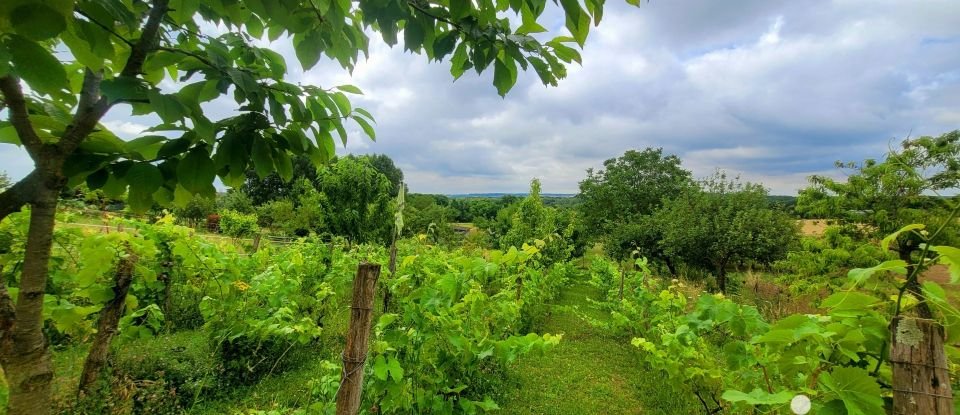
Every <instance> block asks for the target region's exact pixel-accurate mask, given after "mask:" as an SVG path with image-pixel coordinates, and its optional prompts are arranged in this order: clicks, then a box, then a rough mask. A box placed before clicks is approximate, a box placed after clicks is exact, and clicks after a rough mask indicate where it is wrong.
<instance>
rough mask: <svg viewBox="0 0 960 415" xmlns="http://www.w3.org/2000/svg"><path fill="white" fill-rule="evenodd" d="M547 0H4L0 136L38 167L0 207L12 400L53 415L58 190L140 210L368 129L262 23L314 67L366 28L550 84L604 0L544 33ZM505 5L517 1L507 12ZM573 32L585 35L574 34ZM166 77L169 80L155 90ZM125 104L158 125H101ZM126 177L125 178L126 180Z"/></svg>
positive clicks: (324, 149)
mask: <svg viewBox="0 0 960 415" xmlns="http://www.w3.org/2000/svg"><path fill="white" fill-rule="evenodd" d="M628 2H630V3H633V4H637V3H638V2H636V1H634V0H628ZM546 4H547V3H546V1H545V0H517V1H503V2H493V1H490V0H483V1H479V2H476V3H474V2H467V1H462V0H450V1H446V0H439V1H435V2H429V1H424V0H406V1H388V2H382V1H368V0H361V1H359V2H350V1H326V0H320V1H305V0H247V1H243V2H239V1H236V0H208V1H202V2H201V1H197V0H149V1H147V0H128V1H118V0H54V1H38V0H4V1H2V2H0V95H2V108H4V110H3V111H5V112H6V115H7V118H8V120H9V121H6V122H3V124H0V142H5V143H13V144H15V145H19V146H22V147H23V148H25V149H26V152H27V153H28V154H29V156H30V158H31V159H32V160H33V161H34V165H35V168H34V170H33V171H31V172H30V173H29V174H27V175H26V176H25V177H23V178H22V179H21V180H19V181H18V182H17V183H15V184H13V186H11V187H10V188H9V189H7V190H5V191H3V192H2V193H0V219H2V218H5V217H6V216H7V215H9V214H10V213H12V212H16V211H19V210H20V209H21V208H23V207H24V206H27V205H29V206H30V208H31V211H30V231H29V235H28V238H27V242H26V253H25V257H24V263H23V267H22V271H21V275H20V279H19V281H20V282H19V283H20V286H19V296H18V298H17V299H16V301H15V302H14V300H13V299H11V298H10V297H9V295H7V294H6V290H0V338H2V339H0V340H2V341H0V363H2V366H3V371H4V374H5V376H6V378H7V382H8V384H9V386H10V398H9V404H8V408H9V413H10V414H12V415H21V414H31V415H33V414H40V415H43V414H46V413H48V412H49V410H50V385H51V378H52V377H53V370H52V367H51V361H50V353H49V351H48V349H47V345H46V341H45V339H44V335H43V331H42V326H43V297H44V287H45V286H46V285H47V284H46V282H47V276H48V261H49V259H50V249H51V245H52V234H53V227H54V216H55V214H56V209H57V203H58V200H57V195H58V194H60V192H61V191H62V190H63V189H64V187H65V186H72V185H76V184H79V183H81V182H83V181H86V183H87V184H88V185H89V186H90V188H91V189H100V188H102V189H104V192H105V193H107V194H108V196H109V195H119V194H123V193H124V192H128V198H127V200H128V202H129V204H130V205H131V206H132V208H133V209H135V210H145V209H147V208H149V207H150V206H152V205H153V203H154V202H158V203H160V204H169V203H171V202H186V201H188V200H190V198H191V197H192V196H193V195H194V194H202V195H207V196H213V194H214V192H215V190H214V187H213V182H214V178H215V177H219V178H220V179H221V180H222V181H223V182H224V183H226V184H227V185H228V186H239V185H240V184H241V183H242V182H243V180H244V179H245V173H246V171H247V168H248V166H251V165H252V166H253V167H254V168H255V169H256V171H257V173H258V175H260V176H266V175H268V174H270V173H272V172H274V171H276V172H278V173H279V174H280V176H281V177H284V178H285V179H288V178H289V177H291V176H292V175H293V167H292V162H291V156H295V155H304V154H305V155H308V156H309V157H310V158H311V159H312V160H313V161H314V162H315V163H322V162H325V161H327V160H328V159H329V158H330V157H332V155H333V151H334V139H333V137H332V136H333V135H334V133H333V132H334V131H335V132H336V133H335V134H336V135H338V136H339V138H340V139H341V140H346V138H347V137H346V127H345V125H344V123H345V122H346V121H347V120H352V122H355V123H356V124H358V125H359V126H360V128H362V129H363V130H364V131H365V132H366V133H367V134H368V135H370V136H371V137H372V136H373V134H374V131H373V128H372V126H371V123H372V117H371V116H370V114H369V113H368V112H367V111H364V110H362V109H360V108H354V107H353V106H352V105H351V103H350V99H349V98H348V97H347V95H345V93H351V94H354V93H359V92H360V91H359V90H358V89H357V88H356V87H354V86H350V85H344V86H340V87H335V88H331V87H329V86H323V87H321V86H317V85H294V84H292V83H290V82H286V81H285V77H286V75H287V72H288V63H287V62H285V60H284V59H283V57H282V56H281V55H279V54H278V53H276V52H274V51H273V50H272V49H271V48H268V47H259V46H257V44H258V43H257V42H256V40H257V39H264V38H269V39H270V40H283V41H284V42H291V43H292V44H293V47H294V49H295V51H296V55H297V58H298V60H299V61H300V64H301V66H302V67H303V69H304V70H306V69H310V68H311V67H313V66H315V65H316V64H317V62H318V61H319V60H320V59H321V57H322V56H324V55H325V56H326V57H328V58H329V59H331V60H332V61H335V62H336V63H337V64H339V65H340V66H341V67H343V68H344V69H345V70H351V69H353V67H354V65H355V63H356V61H357V59H358V58H359V56H360V54H361V53H363V54H366V53H367V48H368V43H369V39H368V33H373V32H378V33H379V34H380V35H381V36H382V38H383V39H384V40H385V41H386V42H387V43H389V44H391V45H393V44H396V43H397V41H398V34H399V33H400V31H401V29H402V33H403V41H404V47H405V48H406V49H408V50H411V51H413V52H416V53H422V54H424V55H425V56H426V58H427V59H430V60H441V59H443V58H445V57H447V56H448V55H451V54H452V56H451V58H450V66H451V73H452V74H453V76H454V77H459V76H461V75H462V74H463V73H464V72H465V71H466V70H468V69H475V70H477V71H478V72H480V71H483V70H485V69H487V68H489V67H491V66H492V67H493V83H494V85H495V86H496V88H497V91H498V92H499V93H500V94H506V93H507V91H508V90H509V89H510V88H511V87H512V86H513V84H514V83H515V82H516V79H517V72H518V67H519V68H520V69H526V68H527V67H528V66H532V67H533V69H534V70H536V72H537V74H538V75H539V76H540V78H541V80H542V81H543V82H544V83H546V84H551V85H555V84H556V83H557V80H558V79H561V78H563V77H564V76H565V74H566V69H565V67H564V63H570V62H574V61H577V62H579V61H580V55H579V53H578V52H577V50H576V49H575V45H580V46H581V47H582V46H583V44H584V43H585V41H586V37H587V33H588V31H589V27H590V25H591V23H597V22H599V20H600V18H601V16H602V11H603V2H602V1H599V0H586V1H585V2H584V3H580V2H579V1H577V0H563V1H561V2H559V6H560V7H561V8H562V9H563V11H564V13H565V16H566V24H565V26H566V29H567V30H568V31H569V35H565V36H559V37H555V38H553V39H551V40H548V41H542V40H540V39H546V37H544V36H538V37H533V36H530V34H532V33H538V32H545V31H546V29H545V28H544V27H543V26H541V25H540V24H538V23H537V20H538V19H539V18H540V17H541V16H542V14H543V12H544V9H545V7H546ZM507 12H513V13H515V14H517V15H519V18H518V19H510V18H508V16H507V15H506V13H507ZM571 45H573V46H571ZM161 83H163V85H164V87H163V88H160V85H161ZM222 95H227V97H228V98H231V97H232V98H233V100H234V101H235V102H236V104H237V113H236V114H235V115H233V116H231V117H229V118H225V119H222V120H213V119H210V118H209V117H210V113H209V112H207V111H205V109H206V107H205V105H204V103H206V102H209V101H212V100H214V99H216V98H217V97H220V96H222ZM114 109H128V110H132V112H133V113H134V114H138V115H144V114H155V115H156V116H158V117H159V118H160V120H161V121H162V123H161V124H160V125H157V126H154V127H153V128H152V129H151V131H152V132H161V133H162V135H144V136H142V137H139V138H137V139H135V140H132V141H123V140H121V139H119V138H117V137H116V136H115V135H114V134H112V133H110V131H109V130H108V129H107V128H106V127H105V126H104V125H103V124H101V123H100V121H101V120H102V119H103V117H104V116H105V115H106V114H107V113H108V112H109V111H111V110H114ZM128 188H129V190H128Z"/></svg>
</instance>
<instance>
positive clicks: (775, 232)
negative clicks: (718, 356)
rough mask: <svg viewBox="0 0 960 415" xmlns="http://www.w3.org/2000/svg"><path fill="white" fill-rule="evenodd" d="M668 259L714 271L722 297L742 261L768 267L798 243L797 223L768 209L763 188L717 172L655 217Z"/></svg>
mask: <svg viewBox="0 0 960 415" xmlns="http://www.w3.org/2000/svg"><path fill="white" fill-rule="evenodd" d="M653 224H654V225H655V226H657V227H658V228H659V232H660V235H661V236H660V240H659V241H657V242H656V243H657V244H658V245H659V247H660V249H661V250H662V251H663V252H664V254H665V255H667V256H669V257H671V258H675V259H678V260H680V261H683V262H684V263H687V264H690V265H694V266H699V267H704V268H707V269H709V270H711V271H712V272H713V274H714V276H715V277H716V279H717V288H719V289H720V291H721V292H724V291H726V288H727V268H728V267H729V266H730V265H733V264H735V263H737V262H746V261H751V262H755V263H758V264H769V263H771V262H773V261H775V260H777V259H781V258H783V257H785V256H786V254H787V251H788V250H789V248H790V247H791V246H792V245H793V244H794V243H795V242H796V241H797V239H798V238H799V230H798V229H797V225H796V223H795V221H794V220H793V219H792V218H791V217H790V216H789V215H787V214H786V213H784V212H782V211H779V210H775V209H773V208H771V206H770V205H769V201H768V200H767V191H766V189H764V188H763V186H761V185H758V184H753V183H742V182H740V181H738V180H736V179H733V180H731V179H728V178H727V177H726V175H724V174H722V173H718V174H716V175H714V176H713V177H710V178H708V179H706V180H704V181H702V182H701V187H700V188H689V189H686V190H685V191H683V192H682V193H681V194H680V195H679V196H678V197H677V198H675V199H670V200H668V201H667V202H666V203H665V204H664V205H663V207H662V208H661V209H659V210H658V211H657V212H656V213H655V214H654V215H653Z"/></svg>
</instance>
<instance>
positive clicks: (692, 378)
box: [591, 211, 960, 414]
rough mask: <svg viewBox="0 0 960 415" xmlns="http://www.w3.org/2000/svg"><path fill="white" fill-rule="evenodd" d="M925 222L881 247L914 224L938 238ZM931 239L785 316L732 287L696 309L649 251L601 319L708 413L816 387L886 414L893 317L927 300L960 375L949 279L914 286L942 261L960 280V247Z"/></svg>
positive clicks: (828, 410)
mask: <svg viewBox="0 0 960 415" xmlns="http://www.w3.org/2000/svg"><path fill="white" fill-rule="evenodd" d="M955 213H956V211H954V214H955ZM946 220H947V221H948V222H949V221H951V220H954V218H953V216H952V215H951V216H948V217H947V218H946ZM921 229H923V226H922V225H911V226H908V227H905V228H904V229H902V230H900V231H898V232H897V233H894V234H892V235H890V236H889V237H888V238H885V239H884V240H883V241H882V243H881V249H882V250H886V249H888V247H889V246H890V244H891V243H892V242H893V241H895V240H896V239H897V237H898V236H899V235H900V234H902V233H906V232H917V233H916V234H915V235H912V237H919V238H930V239H933V238H935V237H936V234H935V233H931V234H924V233H921V232H919V230H921ZM927 248H928V250H927V251H925V252H924V255H923V256H922V257H921V258H920V259H919V260H918V263H916V264H908V263H906V262H904V261H902V260H899V259H892V260H887V261H884V262H881V263H879V264H877V263H876V262H875V263H874V265H873V266H871V267H865V268H854V269H852V270H850V272H849V276H848V280H847V282H846V284H844V285H843V286H842V287H840V288H839V289H837V290H836V291H835V292H834V293H833V294H831V295H830V296H828V297H827V298H825V299H824V300H823V301H822V302H820V303H819V312H818V313H817V314H794V315H790V316H787V317H785V318H782V319H780V320H778V321H767V320H766V319H765V318H764V317H763V316H762V315H761V313H760V312H759V311H758V310H757V309H756V308H755V307H753V306H748V305H743V304H739V303H737V302H734V301H732V300H730V299H728V298H726V297H724V296H723V295H722V294H715V295H702V296H700V297H699V299H697V300H696V303H695V305H694V307H693V308H692V309H690V310H688V308H687V301H688V300H687V297H686V295H685V293H684V292H683V291H682V290H681V289H680V286H679V285H678V284H677V283H676V280H674V282H673V283H669V284H668V283H666V282H663V281H661V280H657V279H654V278H651V277H650V276H649V274H648V272H647V271H646V269H645V260H642V259H641V260H638V261H637V262H638V266H640V269H641V271H638V272H636V273H635V274H634V276H633V277H632V278H630V279H629V280H628V281H629V282H628V288H627V289H626V292H625V296H624V298H623V300H617V299H616V298H615V297H614V296H613V295H610V296H608V298H609V299H608V300H607V301H605V302H601V306H603V307H606V308H608V309H610V310H611V312H612V315H613V318H612V319H611V321H610V322H607V323H603V322H594V324H596V325H598V326H601V327H604V328H606V329H607V330H609V331H610V332H611V333H612V334H615V335H619V336H622V337H626V338H632V341H631V343H632V344H633V345H634V346H636V347H638V348H639V349H640V350H641V351H642V353H643V357H644V359H645V361H646V364H647V365H648V366H649V367H651V368H652V369H655V370H659V371H662V372H663V373H665V374H666V375H668V377H669V379H672V380H673V381H674V382H676V383H677V385H676V386H678V387H682V388H686V389H687V390H689V391H690V393H691V394H693V395H694V396H695V397H696V398H697V400H698V401H699V402H700V403H701V405H702V407H703V410H704V411H705V412H706V413H717V412H725V411H728V410H733V411H735V412H740V411H750V410H755V409H754V408H756V409H760V410H761V411H776V410H780V409H782V408H785V407H786V406H787V405H788V403H789V401H790V399H792V398H793V396H795V395H797V394H805V395H808V396H810V397H811V399H812V400H813V405H814V410H815V411H816V413H822V414H875V413H883V412H884V411H885V410H886V409H885V408H888V407H889V401H890V396H891V394H892V391H891V386H890V385H892V384H893V383H892V381H891V376H892V372H891V366H890V364H889V362H888V356H887V353H888V349H889V346H890V345H889V341H890V332H889V324H890V321H891V318H892V317H893V316H897V315H902V314H905V313H908V312H915V311H918V310H919V305H921V304H923V303H926V304H927V305H928V306H929V307H930V308H931V309H933V310H934V311H935V317H936V318H937V319H938V321H939V322H941V323H942V324H943V325H944V326H945V329H946V333H947V339H946V342H947V349H948V356H949V357H950V360H951V362H952V363H951V372H952V375H951V378H952V379H954V380H955V379H957V375H958V371H960V370H958V365H957V364H956V356H957V350H956V347H955V346H954V345H953V344H955V342H956V340H957V339H960V337H958V336H960V320H958V318H957V316H958V315H960V313H958V311H957V309H956V308H954V306H952V305H951V304H950V302H949V301H948V299H947V294H946V292H945V291H944V289H943V287H941V286H940V285H939V284H938V283H936V282H933V281H924V282H922V295H915V294H913V293H911V292H909V291H907V287H908V286H909V284H910V281H911V280H913V281H916V278H917V276H918V275H919V274H918V272H919V271H918V270H922V269H926V268H927V267H928V266H929V265H931V264H935V263H940V264H943V265H946V266H948V267H950V273H951V281H952V282H957V281H958V280H960V250H958V249H957V248H955V247H949V246H933V245H927ZM591 269H592V274H593V277H592V282H593V283H594V285H596V286H597V287H599V288H601V289H605V290H608V292H611V291H612V290H613V289H614V288H613V287H614V286H615V285H616V282H615V281H616V278H617V275H616V268H615V267H614V266H613V265H612V264H609V263H606V262H605V261H603V260H596V261H595V262H594V263H593V264H592V267H591ZM898 294H899V295H898ZM956 390H957V388H956V387H954V391H956ZM955 393H956V392H955ZM955 402H956V400H955Z"/></svg>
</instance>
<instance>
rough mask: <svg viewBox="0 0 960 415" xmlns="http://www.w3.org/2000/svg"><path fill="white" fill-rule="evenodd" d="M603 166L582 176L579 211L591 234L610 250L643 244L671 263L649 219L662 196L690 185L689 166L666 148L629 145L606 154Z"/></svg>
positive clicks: (621, 252)
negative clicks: (621, 151) (610, 155)
mask: <svg viewBox="0 0 960 415" xmlns="http://www.w3.org/2000/svg"><path fill="white" fill-rule="evenodd" d="M603 167H604V168H603V169H602V170H593V169H589V170H587V178H586V179H584V180H583V181H581V182H580V194H579V196H578V197H579V199H580V206H579V212H580V216H581V218H582V221H583V227H584V229H586V230H587V233H588V234H589V236H590V239H592V240H601V241H603V243H604V248H605V250H606V251H607V253H608V254H610V255H611V256H612V257H614V258H619V259H624V258H627V257H629V256H630V255H631V253H632V252H633V251H634V250H636V249H640V250H641V254H642V255H644V256H646V257H647V258H650V259H653V260H663V261H665V262H666V263H667V265H668V266H669V267H671V268H672V267H673V264H672V263H671V262H670V260H669V258H668V257H666V256H664V255H663V254H662V252H661V250H660V249H659V244H658V243H657V242H658V240H659V239H660V235H659V234H658V233H657V229H658V228H657V227H655V226H652V225H651V224H649V223H648V222H649V218H648V217H649V215H651V214H653V212H654V211H656V210H657V209H658V208H659V207H660V206H661V205H662V204H663V202H664V200H667V199H670V198H674V197H677V196H678V195H679V194H681V193H682V192H683V191H684V189H686V188H688V187H690V186H691V185H692V180H691V178H690V172H689V171H687V170H684V169H683V168H682V167H681V166H680V158H679V157H677V156H675V155H664V154H663V149H660V148H656V149H654V148H646V149H644V150H643V151H637V150H628V151H627V152H626V153H624V154H623V156H620V157H618V158H612V159H608V160H607V161H605V162H604V163H603Z"/></svg>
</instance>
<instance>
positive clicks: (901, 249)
mask: <svg viewBox="0 0 960 415" xmlns="http://www.w3.org/2000/svg"><path fill="white" fill-rule="evenodd" d="M913 251H914V247H913V246H912V245H910V244H908V243H903V244H900V245H899V246H898V247H897V256H899V257H900V259H901V260H903V261H904V262H906V263H907V275H908V276H909V275H910V274H912V273H913V269H914V268H915V267H916V266H917V264H914V263H913V255H912V254H913ZM918 278H919V275H917V276H916V278H909V279H907V282H906V284H907V292H909V293H910V294H911V295H913V296H914V297H916V299H917V301H918V302H917V315H918V316H920V318H927V319H929V318H933V312H932V311H930V306H929V305H928V304H927V301H926V300H927V298H926V296H924V295H923V290H922V289H921V288H920V282H919V281H917V279H918Z"/></svg>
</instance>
